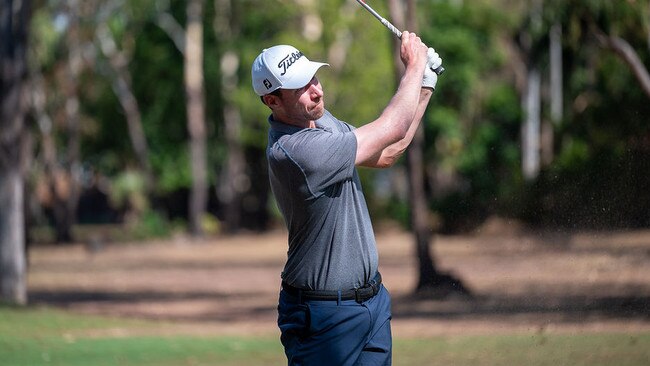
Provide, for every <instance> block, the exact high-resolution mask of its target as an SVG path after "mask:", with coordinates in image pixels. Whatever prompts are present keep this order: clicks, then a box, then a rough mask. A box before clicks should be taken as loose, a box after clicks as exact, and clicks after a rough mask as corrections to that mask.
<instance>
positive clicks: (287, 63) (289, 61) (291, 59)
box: [278, 51, 304, 76]
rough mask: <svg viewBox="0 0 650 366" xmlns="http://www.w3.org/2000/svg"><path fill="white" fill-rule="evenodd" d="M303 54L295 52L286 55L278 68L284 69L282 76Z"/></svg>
mask: <svg viewBox="0 0 650 366" xmlns="http://www.w3.org/2000/svg"><path fill="white" fill-rule="evenodd" d="M302 56H304V55H303V54H302V52H300V51H298V52H293V53H290V54H288V55H286V56H285V57H284V58H283V59H282V60H280V62H279V63H278V68H280V69H282V73H281V74H280V76H283V75H284V74H286V73H287V70H289V68H290V67H291V65H293V64H294V63H295V62H296V61H298V59H300V58H301V57H302Z"/></svg>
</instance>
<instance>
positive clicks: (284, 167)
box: [266, 111, 378, 290]
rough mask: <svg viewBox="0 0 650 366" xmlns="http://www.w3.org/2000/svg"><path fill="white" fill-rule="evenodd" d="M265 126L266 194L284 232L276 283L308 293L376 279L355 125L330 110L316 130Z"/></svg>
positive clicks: (375, 266)
mask: <svg viewBox="0 0 650 366" xmlns="http://www.w3.org/2000/svg"><path fill="white" fill-rule="evenodd" d="M269 123H270V124H271V128H270V130H269V142H268V146H267V151H266V154H267V158H268V164H269V179H270V183H271V190H272V191H273V194H274V195H275V198H276V200H277V202H278V206H279V208H280V211H281V212H282V215H283V216H284V219H285V222H286V225H287V228H288V231H289V250H288V253H287V254H288V255H287V262H286V264H285V267H284V271H283V272H282V279H283V280H284V281H285V282H287V283H288V284H290V285H292V286H295V287H300V288H304V289H310V290H347V289H351V288H355V287H359V286H362V285H363V284H364V283H366V282H368V281H369V280H370V279H371V278H372V277H374V275H375V274H376V273H377V266H378V256H377V248H376V245H375V236H374V233H373V229H372V223H371V221H370V215H369V214H368V208H367V206H366V201H365V198H364V196H363V192H362V190H361V182H360V181H359V175H358V174H357V170H356V168H355V165H354V160H355V158H356V149H357V139H356V136H355V134H354V133H353V132H352V130H353V129H354V127H353V126H351V125H349V124H347V123H345V122H342V121H339V120H338V119H336V118H334V117H333V116H332V115H331V114H330V113H329V112H328V111H325V114H324V115H323V117H321V118H320V119H319V120H317V121H316V126H317V127H316V128H299V127H296V126H291V125H287V124H284V123H281V122H277V121H274V120H273V118H272V116H271V117H269Z"/></svg>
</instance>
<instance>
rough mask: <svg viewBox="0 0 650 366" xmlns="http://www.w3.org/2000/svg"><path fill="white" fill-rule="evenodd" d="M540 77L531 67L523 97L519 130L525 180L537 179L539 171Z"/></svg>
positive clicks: (537, 71) (534, 67)
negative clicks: (522, 114)
mask: <svg viewBox="0 0 650 366" xmlns="http://www.w3.org/2000/svg"><path fill="white" fill-rule="evenodd" d="M541 83H542V81H541V76H540V72H539V69H538V68H537V67H536V66H534V65H531V66H529V70H528V82H527V83H526V92H525V94H524V96H523V106H522V107H523V110H524V123H523V124H522V129H521V157H522V158H521V159H522V170H523V174H524V178H525V179H526V180H529V181H530V180H533V179H535V178H537V176H538V175H539V170H540V132H541V127H540V111H541V99H540V92H541Z"/></svg>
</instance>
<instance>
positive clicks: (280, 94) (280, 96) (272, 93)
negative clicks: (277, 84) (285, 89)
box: [260, 89, 282, 105]
mask: <svg viewBox="0 0 650 366" xmlns="http://www.w3.org/2000/svg"><path fill="white" fill-rule="evenodd" d="M266 95H275V96H276V97H278V98H282V92H281V91H280V89H275V90H274V91H272V92H270V93H268V94H266ZM260 100H261V101H262V103H264V95H262V96H260ZM264 105H266V103H264Z"/></svg>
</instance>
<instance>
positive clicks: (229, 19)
mask: <svg viewBox="0 0 650 366" xmlns="http://www.w3.org/2000/svg"><path fill="white" fill-rule="evenodd" d="M214 6H215V9H214V32H215V36H216V38H217V42H218V43H219V44H220V45H221V47H220V63H219V66H220V75H221V96H222V98H223V112H222V116H221V117H222V118H220V120H221V121H222V123H223V133H224V136H223V138H224V139H225V143H226V149H227V152H226V155H227V157H226V162H225V168H224V169H223V171H222V173H221V174H220V180H219V184H218V188H217V194H218V197H219V199H220V200H221V202H222V203H223V205H224V211H225V214H224V216H225V217H224V223H225V225H224V226H225V230H226V231H227V232H230V233H233V232H236V231H237V230H239V229H240V228H241V219H242V197H243V195H244V193H245V192H246V191H247V190H249V189H250V186H251V184H250V182H251V178H250V177H249V176H248V174H247V172H246V157H245V152H244V146H243V145H242V141H241V130H242V117H241V113H240V111H239V108H238V106H237V105H236V104H235V100H234V96H235V93H236V89H237V84H238V81H239V77H238V73H237V72H238V69H239V64H240V60H239V57H240V56H239V55H238V54H237V52H236V47H235V45H236V43H237V39H238V37H239V33H240V29H241V26H240V24H239V18H238V17H236V16H234V14H235V9H233V2H232V1H231V0H216V1H215V2H214Z"/></svg>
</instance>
